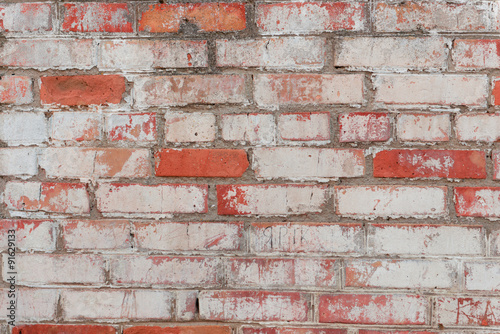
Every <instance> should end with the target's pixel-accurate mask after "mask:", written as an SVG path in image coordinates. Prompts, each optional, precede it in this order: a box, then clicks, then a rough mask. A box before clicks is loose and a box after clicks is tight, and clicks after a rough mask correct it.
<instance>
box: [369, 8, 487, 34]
mask: <svg viewBox="0 0 500 334" xmlns="http://www.w3.org/2000/svg"><path fill="white" fill-rule="evenodd" d="M493 6H494V5H493ZM492 9H493V8H492V6H490V4H489V3H487V2H482V3H481V2H466V3H447V2H430V1H429V2H417V1H409V2H405V3H383V2H380V3H378V4H377V5H376V7H375V10H374V18H373V20H374V28H375V30H376V31H380V32H398V31H422V30H424V31H453V32H476V31H494V30H496V29H495V28H494V26H492V24H493V22H492V20H491V18H490V17H491V16H490V13H491V11H492Z"/></svg>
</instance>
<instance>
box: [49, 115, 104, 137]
mask: <svg viewBox="0 0 500 334" xmlns="http://www.w3.org/2000/svg"><path fill="white" fill-rule="evenodd" d="M101 124H102V116H101V115H100V114H96V113H94V112H71V113H68V112H55V113H53V114H52V117H51V118H50V125H49V137H50V139H52V140H53V141H76V142H82V141H92V140H100V139H101Z"/></svg>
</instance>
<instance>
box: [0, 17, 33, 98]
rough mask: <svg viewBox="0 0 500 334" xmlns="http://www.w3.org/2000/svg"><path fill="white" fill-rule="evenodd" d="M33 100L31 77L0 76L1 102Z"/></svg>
mask: <svg viewBox="0 0 500 334" xmlns="http://www.w3.org/2000/svg"><path fill="white" fill-rule="evenodd" d="M0 11H1V8H0ZM31 102H33V83H32V79H31V78H29V77H22V76H13V75H6V76H3V77H0V103H6V104H16V105H20V104H28V103H31Z"/></svg>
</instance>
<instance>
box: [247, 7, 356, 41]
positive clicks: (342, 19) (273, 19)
mask: <svg viewBox="0 0 500 334" xmlns="http://www.w3.org/2000/svg"><path fill="white" fill-rule="evenodd" d="M255 15H256V22H257V27H258V28H259V32H260V33H262V34H274V35H279V34H311V33H321V32H332V31H342V30H347V31H362V30H364V29H365V25H366V16H365V4H363V3H348V2H304V3H297V2H284V3H269V4H258V5H257V8H256V13H255Z"/></svg>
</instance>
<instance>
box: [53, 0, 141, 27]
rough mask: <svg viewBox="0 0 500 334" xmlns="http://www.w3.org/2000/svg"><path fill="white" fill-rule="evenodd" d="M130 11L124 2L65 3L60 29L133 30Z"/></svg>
mask: <svg viewBox="0 0 500 334" xmlns="http://www.w3.org/2000/svg"><path fill="white" fill-rule="evenodd" d="M132 13H133V12H131V11H130V10H129V7H128V5H127V4H126V3H98V2H87V3H65V4H64V13H63V18H62V31H71V32H133V14H132Z"/></svg>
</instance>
